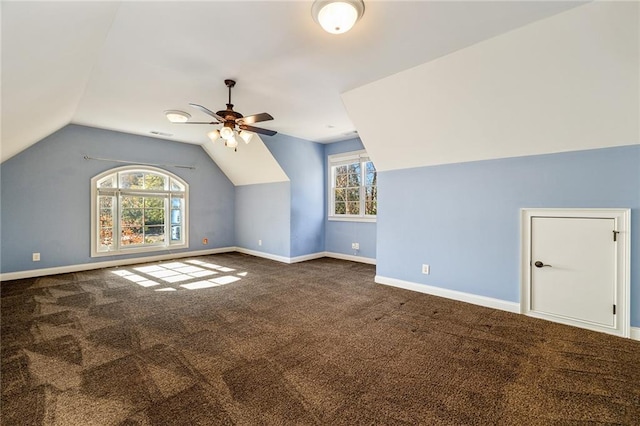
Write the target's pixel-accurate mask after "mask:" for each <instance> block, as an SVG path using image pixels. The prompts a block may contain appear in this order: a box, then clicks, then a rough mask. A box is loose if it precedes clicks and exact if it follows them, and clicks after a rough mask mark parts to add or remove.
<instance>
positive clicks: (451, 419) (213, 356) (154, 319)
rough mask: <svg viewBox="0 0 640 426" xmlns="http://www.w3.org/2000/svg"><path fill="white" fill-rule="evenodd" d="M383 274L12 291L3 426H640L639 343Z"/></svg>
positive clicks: (156, 267) (154, 280) (190, 278)
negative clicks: (451, 296)
mask: <svg viewBox="0 0 640 426" xmlns="http://www.w3.org/2000/svg"><path fill="white" fill-rule="evenodd" d="M194 260H195V261H196V263H193V261H194ZM198 262H199V263H198ZM203 262H204V263H203ZM140 267H142V268H143V269H142V271H139V270H137V269H136V268H140ZM224 268H230V269H233V270H228V269H224ZM181 274H182V275H181ZM184 274H187V275H184ZM374 274H375V268H374V267H373V266H370V265H362V264H357V263H351V262H345V261H339V260H334V259H319V260H314V261H309V262H304V263H299V264H294V265H285V264H281V263H276V262H272V261H269V260H265V259H260V258H256V257H251V256H246V255H242V254H237V253H231V254H223V255H216V256H206V257H200V258H194V259H180V260H177V261H174V262H160V263H154V264H150V265H149V264H148V265H136V266H131V267H121V268H114V269H106V270H98V271H88V272H81V273H74V274H65V275H56V276H49V277H43V278H35V279H25V280H16V281H8V282H4V283H2V286H1V296H2V297H1V300H2V424H3V425H5V426H9V425H41V424H44V425H109V424H115V425H219V424H220V425H224V424H241V425H257V424H263V425H282V424H297V425H306V424H330V425H342V424H344V425H360V424H371V425H373V424H376V425H390V424H424V425H486V424H491V425H554V424H557V425H579V424H580V425H583V424H626V425H631V424H640V342H637V341H632V340H627V339H621V338H617V337H613V336H609V335H606V334H601V333H595V332H590V331H586V330H581V329H577V328H572V327H566V326H562V325H559V324H554V323H550V322H546V321H542V320H537V319H533V318H528V317H525V316H522V315H515V314H510V313H507V312H502V311H497V310H492V309H487V308H482V307H478V306H474V305H468V304H464V303H460V302H455V301H451V300H447V299H441V298H437V297H432V296H428V295H424V294H419V293H414V292H410V291H405V290H401V289H395V288H391V287H385V286H381V285H376V284H374V282H373V278H374ZM211 279H214V280H217V282H216V283H212V282H211V281H207V280H211ZM233 280H235V281H233ZM231 281H233V282H231ZM194 282H196V283H200V284H199V285H197V286H196V287H199V286H206V285H213V284H219V283H226V282H229V283H228V284H222V285H219V286H215V287H209V288H200V289H192V290H190V289H187V288H184V287H181V285H189V284H193V283H194ZM158 289H163V290H165V291H156V290H158ZM172 290H173V291H172Z"/></svg>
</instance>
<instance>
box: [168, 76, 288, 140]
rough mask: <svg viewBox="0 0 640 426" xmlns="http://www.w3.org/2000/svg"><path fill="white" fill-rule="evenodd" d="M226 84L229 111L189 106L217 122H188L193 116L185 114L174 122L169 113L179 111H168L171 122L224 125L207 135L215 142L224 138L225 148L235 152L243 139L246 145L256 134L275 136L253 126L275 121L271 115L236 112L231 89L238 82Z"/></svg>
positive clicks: (271, 132) (269, 131) (231, 81)
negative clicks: (239, 141)
mask: <svg viewBox="0 0 640 426" xmlns="http://www.w3.org/2000/svg"><path fill="white" fill-rule="evenodd" d="M224 84H225V85H226V86H227V87H228V88H229V103H227V109H224V110H220V111H218V112H213V111H211V110H210V109H208V108H206V107H203V106H202V105H198V104H193V103H190V104H189V105H190V106H192V107H194V108H196V109H198V110H200V111H202V112H204V113H205V114H207V115H210V116H211V117H213V118H215V119H216V121H187V120H188V119H189V117H191V116H190V115H189V114H185V113H182V117H183V118H182V119H181V120H180V121H174V120H172V119H171V117H169V113H172V112H175V113H178V112H179V111H167V112H166V113H167V117H168V118H169V120H170V121H172V122H174V123H178V124H222V128H221V129H220V130H213V131H211V132H209V133H207V136H208V137H209V138H210V139H211V140H212V141H213V142H215V141H217V140H218V139H220V138H222V139H223V140H224V144H225V146H227V147H229V148H233V149H234V150H235V151H237V150H238V148H237V147H238V140H239V139H242V140H243V141H244V142H245V143H249V141H250V140H251V138H252V137H253V134H254V133H259V134H261V135H266V136H273V135H275V134H276V133H278V132H275V131H273V130H268V129H263V128H261V127H255V126H252V124H254V123H259V122H261V121H268V120H273V117H272V116H271V114H269V113H266V112H262V113H260V114H253V115H249V116H247V117H245V116H243V115H242V114H240V113H239V112H237V111H234V110H233V104H232V103H231V88H232V87H234V86H235V85H236V82H235V81H234V80H225V81H224Z"/></svg>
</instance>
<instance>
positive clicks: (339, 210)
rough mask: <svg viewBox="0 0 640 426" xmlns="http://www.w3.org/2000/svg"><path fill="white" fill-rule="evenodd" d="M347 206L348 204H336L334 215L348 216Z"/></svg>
mask: <svg viewBox="0 0 640 426" xmlns="http://www.w3.org/2000/svg"><path fill="white" fill-rule="evenodd" d="M346 205H347V204H346V203H343V202H336V204H335V207H334V214H346V213H347V207H346Z"/></svg>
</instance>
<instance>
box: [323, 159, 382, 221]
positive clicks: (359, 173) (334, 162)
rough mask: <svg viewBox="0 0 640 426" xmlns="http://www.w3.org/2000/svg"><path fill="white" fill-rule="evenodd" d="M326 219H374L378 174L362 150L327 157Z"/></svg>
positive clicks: (376, 203) (376, 204) (376, 210)
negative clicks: (327, 209) (327, 191)
mask: <svg viewBox="0 0 640 426" xmlns="http://www.w3.org/2000/svg"><path fill="white" fill-rule="evenodd" d="M328 163H329V170H328V174H329V203H328V204H329V220H356V221H375V218H376V214H377V212H378V187H377V173H376V168H375V166H374V165H373V162H371V160H370V159H369V157H368V156H367V153H366V152H365V151H357V152H349V153H345V154H337V155H330V156H329V161H328Z"/></svg>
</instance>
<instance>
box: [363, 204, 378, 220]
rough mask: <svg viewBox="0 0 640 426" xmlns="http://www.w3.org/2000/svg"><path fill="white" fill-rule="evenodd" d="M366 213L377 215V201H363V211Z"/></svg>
mask: <svg viewBox="0 0 640 426" xmlns="http://www.w3.org/2000/svg"><path fill="white" fill-rule="evenodd" d="M364 214H366V215H373V216H375V215H377V214H378V203H377V202H375V201H367V202H366V203H365V212H364Z"/></svg>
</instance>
